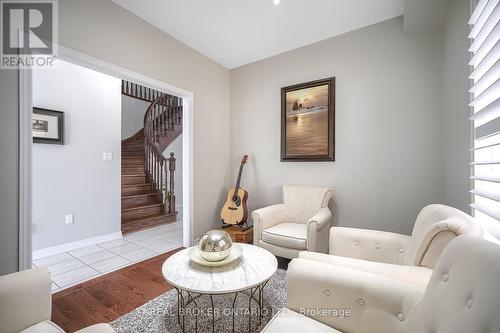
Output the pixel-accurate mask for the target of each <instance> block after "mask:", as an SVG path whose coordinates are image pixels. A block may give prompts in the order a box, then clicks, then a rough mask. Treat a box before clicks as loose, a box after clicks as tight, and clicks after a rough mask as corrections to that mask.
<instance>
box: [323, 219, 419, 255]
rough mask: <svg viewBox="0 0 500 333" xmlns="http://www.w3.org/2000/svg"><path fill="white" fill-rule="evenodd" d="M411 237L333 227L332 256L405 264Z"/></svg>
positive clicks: (331, 234) (385, 232)
mask: <svg viewBox="0 0 500 333" xmlns="http://www.w3.org/2000/svg"><path fill="white" fill-rule="evenodd" d="M409 241H410V236H406V235H401V234H396V233H393V232H387V231H378V230H368V229H357V228H344V227H332V228H331V229H330V254H333V255H337V256H343V257H350V258H356V259H363V260H370V261H377V262H385V263H389V264H403V263H404V262H405V255H406V249H407V247H408V244H409Z"/></svg>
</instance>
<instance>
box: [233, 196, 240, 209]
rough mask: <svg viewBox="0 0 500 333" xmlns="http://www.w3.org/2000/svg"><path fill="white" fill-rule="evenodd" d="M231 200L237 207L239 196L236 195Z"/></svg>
mask: <svg viewBox="0 0 500 333" xmlns="http://www.w3.org/2000/svg"><path fill="white" fill-rule="evenodd" d="M233 202H234V204H235V205H236V207H239V206H240V205H241V198H240V197H239V196H237V195H236V196H234V197H233Z"/></svg>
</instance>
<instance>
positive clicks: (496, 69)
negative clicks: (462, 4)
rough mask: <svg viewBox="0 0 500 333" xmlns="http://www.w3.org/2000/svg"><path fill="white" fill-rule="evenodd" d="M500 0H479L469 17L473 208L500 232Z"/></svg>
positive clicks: (496, 231)
mask: <svg viewBox="0 0 500 333" xmlns="http://www.w3.org/2000/svg"><path fill="white" fill-rule="evenodd" d="M499 2H500V0H479V1H477V2H476V6H475V8H474V10H473V12H472V15H471V18H470V20H469V25H470V34H469V38H470V41H471V44H470V48H469V51H470V52H471V59H470V62H469V65H471V68H472V71H471V74H470V77H469V78H470V79H471V80H472V87H471V89H470V93H471V97H472V98H471V100H472V101H471V103H470V106H471V108H472V115H471V120H472V127H473V131H472V140H473V148H472V154H471V156H472V163H471V179H472V181H471V184H472V190H471V193H472V204H471V206H472V210H473V214H474V216H475V217H476V219H477V220H478V221H479V222H480V223H481V224H482V225H483V226H485V227H486V228H487V229H488V230H490V231H492V232H493V233H494V234H496V235H497V236H498V235H499V234H500V232H499V231H500V23H499V22H500V4H499Z"/></svg>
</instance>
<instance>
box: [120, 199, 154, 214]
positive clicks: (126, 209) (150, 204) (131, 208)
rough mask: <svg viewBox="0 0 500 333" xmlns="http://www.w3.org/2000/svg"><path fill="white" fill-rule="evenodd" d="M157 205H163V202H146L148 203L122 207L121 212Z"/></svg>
mask: <svg viewBox="0 0 500 333" xmlns="http://www.w3.org/2000/svg"><path fill="white" fill-rule="evenodd" d="M158 206H163V202H157V203H153V204H152V203H148V204H142V205H138V206H136V207H130V208H125V209H122V213H123V212H129V211H133V210H138V209H144V208H153V207H158ZM148 216H149V215H148Z"/></svg>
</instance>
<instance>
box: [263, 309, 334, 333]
mask: <svg viewBox="0 0 500 333" xmlns="http://www.w3.org/2000/svg"><path fill="white" fill-rule="evenodd" d="M284 332H286V333H295V332H297V333H304V332H314V333H342V332H340V331H338V330H336V329H334V328H332V327H330V326H327V325H325V324H323V323H320V322H319V321H316V320H314V319H311V318H309V317H306V316H304V315H302V314H300V313H297V312H294V311H292V310H288V309H281V310H280V311H279V312H278V313H277V314H276V315H275V316H274V317H273V318H272V319H271V321H270V322H269V323H268V324H267V325H266V327H264V329H263V330H262V331H261V333H284Z"/></svg>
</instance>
